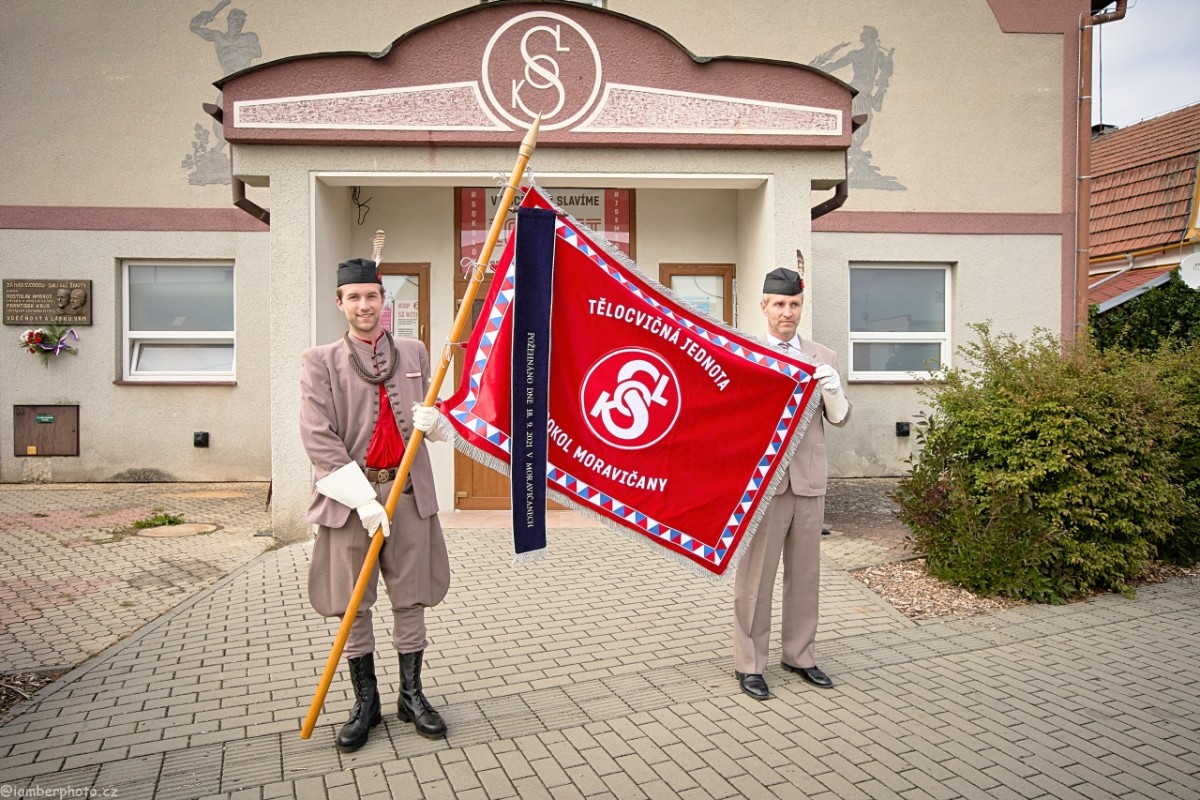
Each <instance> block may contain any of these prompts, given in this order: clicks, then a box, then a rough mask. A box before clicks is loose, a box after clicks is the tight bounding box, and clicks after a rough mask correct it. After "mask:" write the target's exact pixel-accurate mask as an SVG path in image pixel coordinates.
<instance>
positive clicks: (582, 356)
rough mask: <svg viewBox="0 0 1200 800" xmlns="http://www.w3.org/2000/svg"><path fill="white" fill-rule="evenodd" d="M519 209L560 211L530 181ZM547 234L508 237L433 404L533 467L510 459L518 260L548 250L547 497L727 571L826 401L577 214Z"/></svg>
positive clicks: (502, 453)
mask: <svg viewBox="0 0 1200 800" xmlns="http://www.w3.org/2000/svg"><path fill="white" fill-rule="evenodd" d="M522 206H523V207H536V208H545V209H554V206H553V204H552V203H551V202H550V201H549V200H547V199H546V197H545V196H543V195H542V194H541V193H540V192H539V191H538V190H537V189H536V188H532V189H530V190H529V191H528V192H527V193H526V196H525V199H524V201H523V202H522ZM530 227H531V229H533V226H530ZM549 228H550V226H548V225H547V226H540V227H539V230H542V231H543V233H542V234H540V236H542V237H544V239H545V240H544V241H537V242H530V241H528V240H527V241H526V242H524V243H518V244H516V245H515V247H514V241H513V240H512V239H510V240H509V243H508V246H507V247H506V249H505V251H504V254H503V256H502V257H501V259H500V262H499V265H498V267H497V272H496V276H495V278H494V280H493V282H492V288H491V291H490V292H489V294H488V297H487V300H486V301H485V304H484V309H483V313H482V314H481V316H480V319H479V322H478V324H477V325H476V327H475V330H474V331H473V332H472V334H471V338H470V340H469V342H468V344H467V354H466V356H467V357H466V359H465V362H466V366H465V368H464V374H463V379H462V381H461V382H460V385H459V389H458V391H457V392H456V393H455V394H454V395H453V396H452V397H450V398H448V399H446V400H445V401H443V402H442V403H440V406H441V410H442V412H443V414H444V415H445V416H446V418H447V419H448V420H450V422H451V424H452V425H453V426H454V428H455V430H456V432H457V433H458V437H457V441H456V446H457V447H458V448H459V449H460V450H462V451H463V452H465V453H467V454H468V455H470V456H471V457H472V458H475V459H477V460H479V461H481V462H483V463H485V464H488V465H489V466H492V467H495V468H497V469H499V470H501V471H503V472H509V471H510V469H511V468H512V467H511V465H513V464H517V465H518V469H520V470H527V467H525V466H522V465H521V458H522V455H523V454H522V455H518V456H517V460H515V461H514V459H513V453H514V452H519V451H520V450H521V445H522V443H523V442H520V441H519V442H518V443H517V446H516V449H515V450H514V445H513V432H514V422H513V410H514V405H515V404H520V407H521V408H523V407H524V403H525V398H519V397H514V395H513V390H514V381H513V358H512V355H513V353H514V348H513V316H514V314H513V306H514V303H513V298H514V293H515V286H516V282H517V275H518V273H519V265H518V264H517V263H516V260H517V259H518V258H522V257H523V258H527V259H528V258H531V257H532V256H530V255H528V254H529V253H530V252H531V251H530V250H529V248H530V247H532V248H533V249H534V251H535V252H536V251H537V249H538V248H542V249H544V250H545V251H546V252H551V253H552V257H553V264H554V266H553V292H552V298H553V302H552V303H551V304H550V312H549V313H550V336H551V337H552V338H551V339H550V341H552V347H550V348H549V376H548V379H549V397H548V403H547V410H546V413H547V415H548V419H547V421H546V433H547V436H548V441H547V446H546V462H547V463H546V482H547V485H548V489H549V494H550V496H551V497H552V498H553V499H555V500H557V501H559V502H561V503H564V504H566V505H569V506H572V507H574V508H577V509H579V510H581V511H583V512H585V513H588V514H589V515H592V516H595V517H598V518H599V519H602V520H603V521H605V522H606V523H608V524H609V526H610V527H613V528H615V529H617V530H619V531H622V532H624V533H627V534H630V535H631V536H633V537H634V538H637V539H639V540H642V541H645V542H648V543H650V544H652V545H654V546H656V547H658V548H661V549H662V550H665V551H667V552H668V553H670V554H671V555H673V556H674V557H675V558H676V559H678V560H681V561H683V562H685V563H687V564H688V565H689V566H691V567H692V568H693V569H695V570H696V571H698V572H701V573H703V574H708V575H716V576H722V575H725V574H726V573H727V571H729V570H730V568H731V567H733V566H735V565H736V562H737V557H738V553H739V552H740V550H741V545H742V544H743V543H744V542H745V541H746V540H747V539H748V538H749V537H751V536H752V535H753V533H754V530H755V528H756V527H757V525H758V522H759V520H760V519H761V518H762V515H763V512H764V511H765V508H766V505H767V503H768V502H769V501H770V499H771V496H772V490H773V489H774V487H775V484H776V483H777V482H778V481H779V480H781V479H783V478H784V477H785V475H786V472H785V471H784V470H782V469H781V467H782V466H784V465H786V463H787V461H788V459H789V458H790V457H791V453H792V452H793V451H794V450H795V447H796V445H797V444H798V443H799V440H800V437H801V436H802V435H803V432H804V429H805V428H806V427H807V425H808V422H809V420H810V419H811V418H812V416H813V415H814V414H815V413H817V412H818V410H819V408H820V394H819V393H817V392H815V391H814V388H815V386H816V381H815V380H813V379H812V373H813V370H814V366H813V365H810V364H807V363H805V362H803V361H801V360H799V359H797V358H792V357H790V356H788V355H787V354H785V353H782V352H780V351H779V350H777V349H774V348H771V347H769V346H768V345H766V344H764V343H763V342H760V341H757V340H754V339H751V338H749V337H746V336H745V335H743V334H741V333H740V332H738V331H736V330H733V329H732V328H729V327H727V326H726V325H724V323H722V322H720V321H718V320H715V319H712V318H711V317H708V316H707V315H704V314H702V313H700V312H698V311H696V310H694V309H692V308H690V307H689V306H687V305H685V304H684V303H682V302H680V301H678V300H676V299H675V298H674V297H672V296H671V295H670V293H669V292H668V291H667V290H666V289H664V288H663V287H662V286H660V285H659V284H657V283H656V282H654V281H652V280H651V279H650V278H648V277H647V276H646V275H644V274H643V273H642V272H641V271H640V270H638V269H637V267H636V265H634V264H633V263H632V262H630V261H628V259H626V258H625V256H623V255H622V254H621V253H620V252H619V251H617V250H616V249H615V248H613V247H612V246H611V245H608V244H607V243H606V242H604V241H603V240H602V239H600V238H599V237H598V236H595V235H594V234H592V233H591V232H590V231H589V230H588V229H587V228H586V227H584V226H583V225H581V224H579V223H578V222H576V221H574V220H573V219H571V218H570V217H569V216H567V215H565V214H563V213H561V212H560V213H559V214H558V216H557V217H556V219H555V221H554V226H553V235H550V233H549ZM521 235H522V231H521V223H518V228H517V233H516V237H515V238H516V239H517V240H518V241H519V239H520V238H521ZM514 252H515V253H516V256H515V257H514ZM521 413H522V418H524V417H523V415H524V414H525V413H526V412H524V411H522V412H521ZM521 435H522V436H525V434H524V433H523V432H522V433H521ZM515 511H516V509H514V512H515ZM514 516H515V514H514Z"/></svg>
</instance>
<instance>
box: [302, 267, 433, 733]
mask: <svg viewBox="0 0 1200 800" xmlns="http://www.w3.org/2000/svg"><path fill="white" fill-rule="evenodd" d="M337 283H338V288H337V304H338V308H339V309H341V311H342V312H343V313H344V314H345V315H346V321H347V323H348V328H349V329H348V331H347V332H346V334H345V335H344V336H343V337H342V338H341V339H338V340H337V341H335V342H333V343H331V344H326V345H321V346H319V347H313V348H310V349H309V350H306V351H305V352H304V355H303V356H302V363H301V376H300V438H301V441H302V442H303V443H304V448H305V450H306V451H307V452H308V457H309V459H310V460H311V461H312V465H313V473H314V474H313V479H314V481H313V493H312V501H311V503H310V504H309V509H308V519H309V521H310V522H313V523H316V524H317V526H318V527H317V540H316V543H315V545H314V547H313V554H312V563H311V564H310V566H309V573H308V597H309V601H310V602H311V603H312V606H313V608H314V609H316V611H317V613H319V614H321V615H323V616H326V617H341V616H343V615H344V614H345V612H346V607H347V605H348V604H349V600H350V595H351V593H352V592H353V590H354V584H355V582H356V580H357V578H358V573H359V571H360V570H361V569H362V564H363V560H364V558H365V556H366V553H367V549H368V548H369V546H370V543H371V537H372V535H373V534H374V532H375V531H376V530H377V529H379V528H382V529H383V533H384V536H385V537H386V539H385V541H384V544H383V548H382V549H381V550H380V553H379V564H378V566H377V567H376V574H378V572H379V571H382V573H383V580H384V583H385V584H386V586H387V593H388V599H389V600H390V601H391V606H392V640H393V642H392V643H393V644H394V645H395V648H396V651H397V652H398V653H399V654H400V679H401V686H400V702H399V707H398V711H397V713H398V715H399V717H400V719H401V721H404V722H412V723H413V724H414V725H415V726H416V730H417V732H418V733H420V734H421V735H422V736H426V737H428V738H442V737H444V736H445V735H446V724H445V722H444V721H443V720H442V717H441V715H440V714H438V712H437V711H436V710H434V708H433V707H432V706H431V705H430V704H429V701H428V700H427V699H426V697H425V694H424V692H423V691H422V689H421V665H422V660H423V655H424V651H425V645H426V634H425V609H426V608H429V607H431V606H435V605H437V604H438V603H439V602H441V601H442V598H444V597H445V596H446V590H447V589H448V588H449V586H450V562H449V558H448V556H447V553H446V542H445V540H444V539H443V537H442V528H441V525H440V524H439V522H438V517H437V512H438V503H437V495H436V493H435V491H434V481H433V470H432V468H431V467H430V463H429V453H428V452H427V451H426V449H425V446H424V443H422V444H421V446H420V450H419V451H418V452H417V454H416V457H415V459H414V461H413V463H412V467H411V469H410V472H409V476H408V482H407V484H406V485H405V487H404V490H403V492H402V493H401V494H400V496H399V500H398V502H397V504H396V508H395V511H394V513H393V516H392V519H391V521H390V523H389V520H388V518H387V512H386V511H385V510H384V507H383V501H385V500H386V499H387V496H388V494H389V493H390V491H391V488H392V483H393V481H394V480H395V477H396V467H398V466H399V465H400V460H401V458H402V457H403V454H404V449H405V447H406V445H407V443H408V441H409V438H410V436H411V434H412V431H413V429H414V428H418V429H420V430H421V431H423V432H424V434H425V435H424V439H425V440H427V441H438V440H440V439H441V438H442V437H441V433H440V431H439V429H438V427H437V424H436V423H437V419H438V412H437V409H435V408H431V407H426V406H423V405H421V404H422V403H423V401H424V397H425V394H426V392H427V391H428V389H429V355H428V353H426V351H425V347H424V345H422V344H421V343H420V342H418V341H416V340H414V339H398V340H393V339H392V336H391V334H390V333H389V332H388V331H387V330H385V329H384V328H383V327H382V325H381V315H382V310H383V284H382V280H381V279H380V276H379V271H378V268H377V266H376V264H375V262H374V261H371V260H369V259H354V260H353V261H347V262H343V263H342V264H340V265H338V281H337ZM352 512H355V513H352ZM375 599H376V581H375V580H372V581H371V583H370V584H369V585H368V587H367V591H366V594H365V595H364V596H363V599H362V603H361V605H360V606H359V608H358V613H357V615H356V616H355V618H354V625H353V627H352V628H351V629H350V636H349V639H348V640H347V642H346V647H345V650H344V651H343V652H344V654H345V656H346V658H347V661H348V665H349V669H350V681H351V683H352V684H353V686H354V698H355V703H354V707H353V709H352V710H351V712H350V719H349V721H347V723H346V724H345V725H344V726H343V727H342V728H341V730H340V731H339V733H338V736H337V745H338V747H340V748H341V749H343V750H347V751H351V750H356V749H358V748H359V747H362V745H363V744H365V743H366V741H367V736H368V734H369V732H370V729H371V728H373V727H374V726H376V725H378V724H379V723H380V721H382V712H381V709H380V700H379V691H378V688H377V681H376V677H375V660H374V653H375V636H374V632H373V627H372V623H371V606H372V605H373V604H374V603H375Z"/></svg>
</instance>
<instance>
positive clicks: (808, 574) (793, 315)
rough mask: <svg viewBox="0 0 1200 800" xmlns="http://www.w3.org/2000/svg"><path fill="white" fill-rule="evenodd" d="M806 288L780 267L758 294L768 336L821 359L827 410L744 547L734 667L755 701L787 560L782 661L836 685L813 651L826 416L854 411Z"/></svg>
mask: <svg viewBox="0 0 1200 800" xmlns="http://www.w3.org/2000/svg"><path fill="white" fill-rule="evenodd" d="M803 292H804V281H803V280H802V279H801V277H800V274H799V273H798V272H795V271H794V270H790V269H786V268H783V267H781V268H779V269H776V270H772V271H771V272H769V273H768V274H767V277H766V280H765V281H764V282H763V296H762V300H760V301H759V307H760V308H761V309H762V312H763V315H764V316H766V318H767V343H768V344H770V345H772V346H774V347H778V348H780V349H782V350H784V351H785V352H789V353H791V354H792V355H793V356H795V357H797V358H801V359H803V360H804V361H806V362H808V363H810V364H817V365H818V366H817V369H816V372H815V373H814V377H816V379H817V383H818V385H819V387H820V392H821V400H822V403H821V413H820V414H818V415H816V416H815V417H814V418H813V420H812V422H810V423H809V425H808V428H807V429H806V430H805V432H804V436H803V437H802V438H801V440H800V444H799V446H798V447H797V448H796V452H795V454H794V455H793V456H792V460H791V462H790V463H789V464H788V471H787V475H786V476H785V477H784V479H783V480H781V481H780V483H779V485H778V487H777V488H776V489H775V497H774V498H773V499H772V500H771V505H770V506H769V507H768V508H767V513H766V516H765V517H764V518H763V520H762V522H761V523H760V524H759V526H758V531H757V532H756V533H755V535H754V538H753V539H752V540H751V542H750V544H749V545H748V546H747V549H746V552H745V553H743V554H742V559H741V561H740V562H739V564H738V568H737V576H736V577H735V579H734V597H733V617H734V624H733V661H734V670H735V672H734V674H735V675H736V676H737V679H738V684H739V685H740V686H741V687H742V691H743V692H745V693H746V694H748V695H750V696H751V697H753V698H754V699H756V700H766V699H767V698H768V697H770V696H771V692H770V690H769V689H768V688H767V681H766V679H765V678H763V672H764V671H765V669H766V666H767V650H768V648H769V646H770V641H771V595H772V592H773V591H774V588H775V574H776V572H778V569H779V565H780V562H781V561H782V563H783V631H782V640H783V662H782V665H781V666H782V667H783V668H784V669H785V670H788V671H789V672H795V673H798V674H799V675H800V677H802V678H803V679H804V680H806V681H808V682H809V683H811V684H813V685H814V686H820V687H822V688H829V687H831V686H833V681H831V680H830V679H829V677H828V676H827V675H826V674H825V673H824V672H822V671H821V670H820V668H818V667H817V662H816V658H815V656H814V655H813V641H814V640H815V639H816V636H817V611H818V596H819V592H820V588H821V521H822V519H823V518H824V515H825V483H826V477H827V474H828V466H827V463H826V460H825V427H824V421H825V420H828V421H829V423H830V424H831V425H836V426H838V427H841V426H842V425H845V424H846V420H847V419H848V418H849V416H850V402H849V401H848V400H847V399H846V394H845V392H844V391H843V390H842V382H841V379H840V378H839V377H838V371H837V355H836V354H835V353H834V352H833V351H832V350H830V349H829V348H828V347H825V346H824V345H820V344H817V343H816V342H814V341H806V340H803V339H801V338H800V336H799V334H797V332H796V328H797V326H798V325H799V323H800V312H801V310H803V308H804V295H803Z"/></svg>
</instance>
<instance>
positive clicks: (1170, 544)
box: [1155, 293, 1200, 566]
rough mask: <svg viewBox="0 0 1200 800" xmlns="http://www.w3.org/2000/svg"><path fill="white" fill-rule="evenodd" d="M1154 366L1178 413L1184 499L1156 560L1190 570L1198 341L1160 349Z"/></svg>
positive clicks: (1198, 432)
mask: <svg viewBox="0 0 1200 800" xmlns="http://www.w3.org/2000/svg"><path fill="white" fill-rule="evenodd" d="M1197 294H1200V293H1197ZM1155 364H1156V366H1157V368H1158V373H1159V380H1160V383H1161V385H1162V387H1163V390H1164V391H1169V392H1170V393H1171V395H1172V397H1173V398H1174V400H1175V403H1176V409H1177V411H1178V419H1177V422H1176V432H1175V436H1174V439H1173V441H1172V445H1171V447H1172V449H1173V450H1174V451H1175V457H1176V459H1177V460H1178V465H1177V472H1176V476H1177V477H1176V483H1178V484H1179V485H1180V486H1182V487H1183V490H1184V495H1185V501H1184V502H1185V504H1184V509H1183V513H1182V514H1181V516H1180V518H1179V519H1178V520H1176V522H1175V531H1174V532H1173V533H1172V535H1171V536H1170V537H1168V538H1167V540H1166V541H1165V542H1163V543H1162V544H1160V545H1159V547H1158V557H1159V558H1160V559H1162V560H1163V561H1167V562H1170V563H1173V564H1181V565H1184V566H1191V565H1192V564H1195V563H1197V562H1200V340H1198V341H1193V342H1191V343H1190V344H1188V345H1185V346H1170V345H1167V346H1164V347H1163V348H1162V349H1160V350H1159V351H1158V353H1157V354H1156V356H1155Z"/></svg>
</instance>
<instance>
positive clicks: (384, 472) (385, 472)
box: [375, 469, 392, 483]
mask: <svg viewBox="0 0 1200 800" xmlns="http://www.w3.org/2000/svg"><path fill="white" fill-rule="evenodd" d="M391 479H392V471H391V470H390V469H377V470H375V482H376V483H387V482H388V481H390V480H391Z"/></svg>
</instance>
